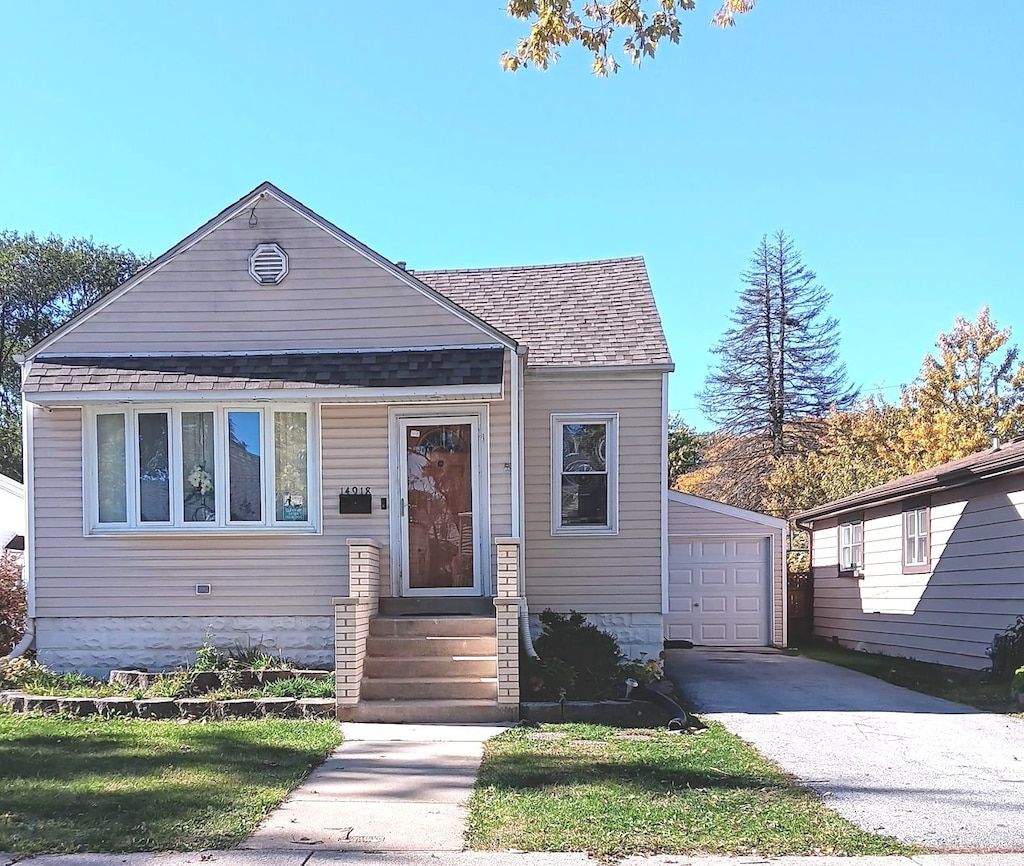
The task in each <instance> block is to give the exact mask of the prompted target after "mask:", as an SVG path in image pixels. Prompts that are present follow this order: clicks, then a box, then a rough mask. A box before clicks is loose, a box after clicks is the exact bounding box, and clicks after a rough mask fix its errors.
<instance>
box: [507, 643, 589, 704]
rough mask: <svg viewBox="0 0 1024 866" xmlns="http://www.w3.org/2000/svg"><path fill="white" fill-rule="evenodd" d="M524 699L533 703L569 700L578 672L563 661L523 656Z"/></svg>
mask: <svg viewBox="0 0 1024 866" xmlns="http://www.w3.org/2000/svg"><path fill="white" fill-rule="evenodd" d="M519 681H520V682H521V683H522V686H523V697H524V698H526V699H527V700H533V701H559V700H563V699H568V696H569V693H570V692H571V691H572V690H573V689H572V687H573V685H574V684H575V682H576V671H575V670H573V668H572V667H571V666H570V665H568V664H566V663H565V662H564V661H562V660H561V659H555V658H550V659H535V658H533V657H532V656H528V655H525V654H524V655H523V656H522V659H521V660H520V663H519Z"/></svg>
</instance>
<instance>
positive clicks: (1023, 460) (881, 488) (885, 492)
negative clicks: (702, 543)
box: [796, 440, 1024, 520]
mask: <svg viewBox="0 0 1024 866" xmlns="http://www.w3.org/2000/svg"><path fill="white" fill-rule="evenodd" d="M1021 470H1024V440H1014V441H1013V442H1008V443H1007V444H1005V445H1001V446H1000V447H999V449H998V450H996V449H993V448H987V449H986V450H984V451H979V452H977V453H976V454H971V455H970V456H969V457H963V458H961V459H959V460H952V461H950V462H949V463H943V464H942V465H941V466H933V467H932V468H931V469H922V470H921V471H920V472H914V473H912V474H910V475H904V476H903V477H902V478H897V479H895V480H893V481H889V482H887V483H885V484H879V485H878V486H877V487H871V488H869V489H867V490H862V491H861V492H860V493H854V494H853V495H851V496H846V497H844V498H842V499H836V500H835V501H833V502H826V503H825V504H824V505H819V506H818V507H817V508H810V509H808V510H807V511H804V512H802V513H801V514H797V515H796V519H797V520H813V519H818V518H821V517H830V516H833V515H836V514H843V513H845V512H849V511H853V510H856V509H859V508H864V507H870V506H872V505H875V504H877V503H881V502H891V501H894V500H900V499H907V498H910V497H912V496H920V495H923V494H927V493H934V492H935V491H937V490H946V489H949V488H951V487H962V486H964V485H965V484H971V483H973V482H975V481H983V480H985V479H986V478H991V477H992V476H993V475H999V474H1002V473H1008V472H1019V471H1021Z"/></svg>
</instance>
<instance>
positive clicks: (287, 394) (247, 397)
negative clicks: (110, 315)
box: [25, 383, 504, 406]
mask: <svg viewBox="0 0 1024 866" xmlns="http://www.w3.org/2000/svg"><path fill="white" fill-rule="evenodd" d="M503 392H504V389H503V386H502V384H501V383H498V384H495V385H442V386H439V387H437V388H360V387H358V386H355V385H349V386H339V387H337V388H266V389H260V390H258V391H257V390H252V391H240V390H228V389H224V390H218V389H216V388H213V389H209V390H203V391H197V390H195V389H194V388H193V387H190V386H187V385H186V386H183V387H182V389H181V390H179V391H53V392H50V391H46V392H40V391H37V392H35V393H31V394H26V395H25V400H26V401H27V402H29V403H34V404H36V405H38V406H81V405H85V404H88V403H196V402H206V401H213V402H216V403H223V402H242V403H249V402H264V403H266V402H270V401H272V400H273V401H277V400H284V401H294V400H322V401H325V402H328V403H331V402H344V403H347V402H355V403H359V402H373V403H390V402H397V401H408V400H489V399H497V400H500V399H501V398H502V396H503Z"/></svg>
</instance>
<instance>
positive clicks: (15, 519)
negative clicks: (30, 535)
mask: <svg viewBox="0 0 1024 866" xmlns="http://www.w3.org/2000/svg"><path fill="white" fill-rule="evenodd" d="M24 548H25V485H23V484H22V483H21V482H20V481H15V480H14V479H13V478H8V477H7V476H6V475H0V550H12V551H20V550H24Z"/></svg>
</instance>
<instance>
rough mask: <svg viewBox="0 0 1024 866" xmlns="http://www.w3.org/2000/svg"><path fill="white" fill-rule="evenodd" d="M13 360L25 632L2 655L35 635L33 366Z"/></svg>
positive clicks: (21, 648) (22, 648)
mask: <svg viewBox="0 0 1024 866" xmlns="http://www.w3.org/2000/svg"><path fill="white" fill-rule="evenodd" d="M14 360H15V361H17V362H18V364H20V365H21V385H22V396H21V467H22V471H21V474H22V478H24V480H25V508H26V512H25V557H24V561H25V594H26V596H27V599H26V600H27V602H28V605H27V610H26V612H25V634H24V635H22V638H21V640H20V641H18V643H17V644H16V645H15V646H14V648H13V649H12V650H11V651H10V652H9V653H8V654H7V655H6V656H4V658H5V659H16V658H18V656H21V655H24V654H25V653H26V652H27V651H28V650H29V648H30V647H31V646H32V644H33V643H34V641H35V638H36V575H35V571H36V569H35V550H36V545H35V519H34V518H35V508H34V507H33V501H34V495H33V494H34V492H35V483H34V479H33V475H34V473H33V471H32V435H31V429H32V404H31V403H29V402H28V401H27V400H26V399H25V393H24V387H25V378H26V377H27V376H28V372H29V370H30V369H31V367H32V362H31V361H26V360H25V357H24V355H15V356H14Z"/></svg>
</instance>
